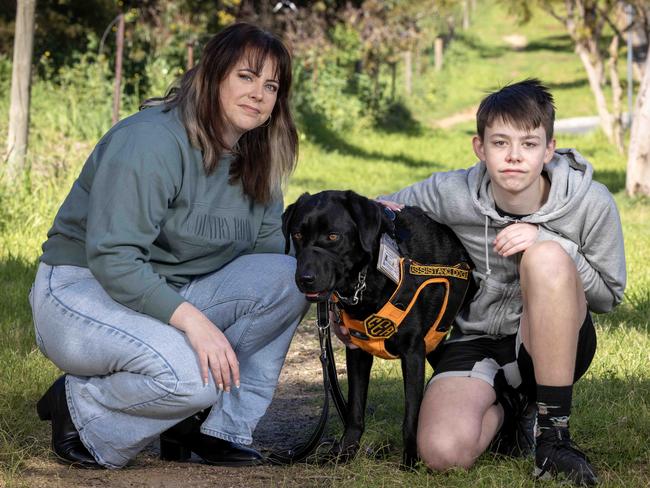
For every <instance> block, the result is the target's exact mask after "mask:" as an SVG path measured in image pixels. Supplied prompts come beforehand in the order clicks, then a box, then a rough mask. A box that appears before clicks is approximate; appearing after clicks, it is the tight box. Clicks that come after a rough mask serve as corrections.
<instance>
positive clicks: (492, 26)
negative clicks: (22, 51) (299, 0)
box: [0, 7, 650, 487]
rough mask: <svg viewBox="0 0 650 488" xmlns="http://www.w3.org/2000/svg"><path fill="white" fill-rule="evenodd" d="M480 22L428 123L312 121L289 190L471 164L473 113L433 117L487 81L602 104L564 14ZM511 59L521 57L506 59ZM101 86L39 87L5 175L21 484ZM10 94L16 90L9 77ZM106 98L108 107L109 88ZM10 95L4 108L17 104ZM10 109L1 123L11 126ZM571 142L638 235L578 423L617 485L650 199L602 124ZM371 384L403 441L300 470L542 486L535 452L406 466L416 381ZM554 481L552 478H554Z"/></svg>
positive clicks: (643, 345)
mask: <svg viewBox="0 0 650 488" xmlns="http://www.w3.org/2000/svg"><path fill="white" fill-rule="evenodd" d="M481 9H482V10H481V11H480V14H481V17H480V21H479V20H478V18H477V21H476V23H475V27H474V28H473V29H472V30H471V35H470V34H463V35H462V36H460V38H459V39H458V41H457V42H455V43H454V44H452V45H451V47H450V50H449V51H448V52H447V57H446V60H445V62H446V65H445V69H444V70H443V71H442V72H440V73H431V72H427V73H425V74H423V75H422V76H419V77H416V81H415V87H414V90H415V92H414V96H413V97H412V98H411V99H407V100H405V102H406V105H407V106H408V107H409V108H410V110H411V112H412V114H413V116H414V117H415V118H417V119H418V120H419V121H420V122H421V124H422V130H421V131H419V132H417V133H415V134H412V133H410V134H406V133H401V132H399V128H396V131H394V132H390V133H388V132H381V131H370V130H366V131H351V132H349V133H346V134H338V133H335V132H332V131H328V130H327V129H325V128H324V125H323V126H320V125H318V126H314V127H311V128H309V127H305V128H303V133H302V136H301V139H302V141H301V158H300V164H299V166H298V169H297V171H296V173H295V175H294V176H293V178H292V180H291V183H290V185H289V188H288V191H287V193H286V202H287V203H289V202H292V201H294V200H295V199H296V198H297V197H298V195H300V194H301V193H302V192H304V191H310V192H316V191H320V190H322V189H326V188H338V189H347V188H351V189H354V190H356V191H358V192H360V193H363V194H366V195H369V196H374V195H378V194H382V193H385V192H389V191H392V190H396V189H398V188H401V187H403V186H405V185H408V184H409V183H411V182H414V181H416V180H419V179H422V178H424V177H426V176H427V175H428V174H429V173H430V172H432V171H438V170H446V169H453V168H460V167H465V166H468V165H470V164H473V162H474V161H475V157H474V155H473V153H472V151H471V146H470V140H471V136H472V133H473V132H472V131H473V125H472V123H471V122H468V123H464V124H460V125H458V126H455V127H453V128H452V129H449V130H445V131H443V130H433V129H430V128H429V126H430V124H431V122H432V121H433V120H435V119H437V118H440V117H445V116H449V115H451V114H453V113H455V112H457V111H462V110H465V109H467V108H471V107H473V106H476V105H477V104H478V101H479V100H480V97H481V96H482V95H483V93H484V91H485V90H488V89H490V88H493V87H494V86H497V85H499V84H502V83H505V82H507V81H511V80H514V79H519V78H522V77H524V76H538V77H540V78H542V79H546V80H549V81H550V82H551V83H550V84H551V86H552V88H553V91H554V94H555V96H556V100H557V106H558V114H559V116H560V117H568V116H576V115H586V114H591V113H594V112H595V110H594V106H593V101H592V99H591V94H590V92H589V90H588V86H587V84H586V81H585V75H584V73H583V71H582V67H581V65H580V62H579V60H578V59H577V57H576V56H575V55H574V54H573V52H572V49H571V47H570V46H569V44H568V40H567V38H566V35H565V34H564V32H563V31H562V30H561V29H560V28H559V26H558V25H556V24H555V23H554V21H553V20H552V19H549V18H541V19H537V21H536V22H533V23H531V24H529V25H527V26H524V27H519V26H517V25H515V24H514V22H513V19H511V18H509V17H508V16H507V15H505V14H504V12H503V10H502V9H499V8H494V7H490V8H485V7H481ZM503 32H508V33H522V34H524V35H526V37H527V39H528V41H529V44H528V47H527V48H526V49H525V50H522V51H512V50H509V49H508V48H507V47H506V44H505V43H504V41H503V39H502V37H501V36H502V33H503ZM504 66H505V67H507V68H506V69H504ZM80 76H83V77H85V79H90V80H91V82H89V83H88V84H87V85H88V90H91V91H92V92H93V93H96V94H97V96H83V97H75V93H76V92H75V89H77V90H78V88H75V86H74V85H73V84H71V85H70V86H66V87H64V88H63V89H60V90H57V91H55V90H54V88H53V87H52V86H49V85H47V84H46V83H42V82H37V83H36V84H35V87H34V105H33V109H32V113H33V116H32V139H31V144H32V145H31V153H30V162H31V166H32V171H31V174H30V176H29V178H28V179H26V180H25V181H24V182H23V183H21V184H18V185H15V186H12V187H8V186H6V185H4V186H0V201H1V202H2V205H0V310H1V312H2V313H0V364H1V365H2V367H1V368H0V486H2V485H3V483H4V484H7V485H12V486H13V485H15V486H21V485H24V482H23V481H21V474H20V473H21V470H22V469H23V468H24V465H25V461H28V460H30V459H33V458H35V457H42V456H47V455H48V454H47V452H48V444H49V439H48V437H49V427H48V426H47V425H46V424H44V423H41V422H39V421H38V420H37V417H36V413H35V411H34V405H35V402H36V400H37V399H38V398H39V395H40V394H41V393H42V392H43V391H44V390H45V388H46V387H47V386H48V385H49V384H50V383H51V381H52V379H53V378H55V377H56V375H57V374H58V372H57V370H56V368H55V367H54V366H53V365H52V364H51V363H50V362H49V361H48V360H47V359H45V358H44V357H43V356H42V355H41V354H40V352H39V351H38V350H37V349H36V347H35V345H34V334H33V329H32V322H31V314H30V310H29V304H28V301H27V295H28V292H29V287H30V284H31V282H32V279H33V276H34V273H35V269H36V262H37V258H38V256H39V254H40V244H41V243H42V241H43V240H44V239H45V236H46V232H47V230H48V228H49V225H50V224H51V221H52V219H53V217H54V215H55V213H56V210H57V209H58V207H59V205H60V203H61V201H62V200H63V198H64V197H65V195H66V193H67V191H68V189H69V188H70V185H71V184H72V182H73V181H74V178H75V177H76V174H77V173H78V170H79V168H80V167H81V165H82V164H83V161H84V159H85V157H86V155H87V154H88V153H89V152H90V150H91V148H92V145H93V143H94V142H95V141H96V140H97V139H98V137H99V136H100V135H101V133H102V131H103V130H105V129H106V128H108V124H109V122H108V121H109V114H110V111H109V108H107V106H108V103H109V102H108V100H109V99H108V98H101V96H100V95H101V94H102V93H103V90H105V87H103V85H102V84H101V83H96V82H92V80H94V78H93V77H96V76H98V74H97V72H96V71H93V69H92V67H86V68H85V71H84V72H83V73H81V74H80ZM0 88H2V90H0V92H2V93H8V90H5V87H4V86H0ZM102 99H103V100H106V101H107V103H105V104H103V105H102V106H101V107H100V106H99V105H98V100H102ZM7 103H8V101H7V96H3V97H2V98H1V99H0V111H1V112H2V113H7ZM6 129H7V128H6V120H5V119H4V118H2V119H1V120H0V134H6ZM558 146H560V147H567V146H571V147H577V148H578V149H579V150H580V151H581V152H582V153H583V154H584V155H585V156H587V157H588V159H590V160H591V161H592V162H593V163H594V166H595V169H596V171H595V178H596V179H597V180H599V181H601V182H603V183H604V184H606V185H607V186H608V188H609V189H610V191H612V193H613V194H614V196H615V199H616V202H617V204H618V206H619V210H620V213H621V219H622V223H623V232H624V236H625V242H626V253H627V264H628V278H629V280H628V287H627V290H626V295H625V300H624V302H623V304H622V305H621V306H619V307H618V308H617V309H616V310H615V311H614V312H613V313H610V314H607V315H604V316H598V317H597V318H596V324H597V331H598V338H599V347H598V351H597V354H596V357H595V359H594V363H593V364H592V367H591V368H590V370H589V371H588V373H587V375H586V377H585V378H584V379H583V380H581V381H580V382H579V383H578V385H577V387H576V391H575V407H574V415H573V417H572V424H573V428H574V431H575V434H576V437H577V438H579V440H580V443H581V445H582V446H583V447H584V448H585V449H587V450H588V451H589V453H590V455H591V457H592V458H593V459H594V460H595V462H596V466H597V467H598V469H599V470H600V473H601V478H602V482H603V485H604V486H625V487H644V486H648V485H649V484H650V454H649V450H648V448H647V442H648V439H649V438H650V412H649V409H650V361H649V360H648V359H649V357H648V350H650V331H649V327H650V325H649V321H650V291H649V290H650V267H649V266H648V264H647V263H648V262H650V227H648V225H647V222H648V221H649V219H650V200H648V199H642V198H639V199H630V198H627V197H626V196H625V195H624V183H625V159H624V157H622V156H620V155H618V154H617V153H616V151H615V149H614V148H613V147H611V146H610V145H608V144H607V142H606V141H605V140H604V138H603V136H602V135H601V134H599V133H595V134H591V135H588V136H572V137H567V136H563V135H560V136H558ZM375 364H376V366H375V369H374V371H373V380H372V382H371V387H370V392H369V405H370V406H371V410H372V411H371V413H370V414H369V416H368V429H367V432H366V434H365V435H364V438H363V441H364V442H365V443H371V444H374V445H377V444H387V445H389V446H391V451H390V456H389V458H388V459H387V460H386V461H376V460H370V459H368V458H367V457H364V456H359V457H358V458H357V459H356V460H355V461H353V462H352V463H350V464H349V465H346V466H337V467H331V468H318V467H311V466H308V467H304V466H303V467H294V468H291V469H289V470H288V471H287V472H286V476H287V481H290V480H291V479H295V478H298V477H301V478H304V479H306V480H307V479H319V480H321V481H322V480H328V482H329V484H331V485H334V486H346V487H348V486H349V487H356V486H364V487H365V486H409V487H425V486H450V487H456V486H458V487H464V486H481V487H482V486H486V487H500V486H531V485H532V482H531V478H530V472H531V470H532V464H531V461H530V460H508V459H497V458H495V457H493V456H492V455H489V454H486V455H484V456H482V457H481V458H480V459H479V461H478V463H477V465H476V466H475V467H474V468H473V469H471V470H470V471H467V472H466V471H462V470H456V471H451V472H449V473H444V474H436V475H431V474H426V473H425V472H424V471H423V470H421V471H419V472H417V473H408V472H402V471H399V470H397V469H396V462H397V460H398V459H399V450H400V448H401V434H400V422H401V415H402V401H403V400H402V398H403V395H402V383H401V379H400V373H399V367H398V363H396V362H387V361H382V360H378V361H376V363H375ZM554 485H555V484H554V483H548V484H547V485H545V486H554Z"/></svg>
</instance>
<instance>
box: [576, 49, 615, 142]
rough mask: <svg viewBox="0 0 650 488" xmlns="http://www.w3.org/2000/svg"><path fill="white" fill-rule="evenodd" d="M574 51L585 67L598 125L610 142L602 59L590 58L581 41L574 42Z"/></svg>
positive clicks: (611, 131)
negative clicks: (596, 112) (594, 103)
mask: <svg viewBox="0 0 650 488" xmlns="http://www.w3.org/2000/svg"><path fill="white" fill-rule="evenodd" d="M576 51H577V53H578V56H580V60H581V61H582V65H583V66H584V67H585V71H586V72H587V78H588V79H589V86H590V88H591V92H592V93H593V95H594V98H595V99H596V109H597V110H598V116H599V117H600V126H601V127H602V129H603V132H605V135H606V136H607V138H608V139H609V140H610V142H613V141H614V130H613V122H612V115H611V114H610V113H609V110H608V109H607V99H606V98H605V92H604V91H603V80H602V73H603V67H602V65H603V63H602V60H601V59H598V58H596V59H592V56H591V54H590V52H589V49H588V48H587V47H586V46H585V45H583V44H582V43H579V44H576Z"/></svg>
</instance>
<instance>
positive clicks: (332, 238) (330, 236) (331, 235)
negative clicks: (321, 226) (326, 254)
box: [327, 232, 339, 241]
mask: <svg viewBox="0 0 650 488" xmlns="http://www.w3.org/2000/svg"><path fill="white" fill-rule="evenodd" d="M327 239H328V240H330V241H338V240H339V235H338V234H337V233H335V232H330V233H329V234H328V235H327Z"/></svg>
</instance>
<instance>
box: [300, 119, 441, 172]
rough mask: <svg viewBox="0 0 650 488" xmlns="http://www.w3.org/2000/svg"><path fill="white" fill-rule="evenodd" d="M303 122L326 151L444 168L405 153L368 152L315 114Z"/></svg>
mask: <svg viewBox="0 0 650 488" xmlns="http://www.w3.org/2000/svg"><path fill="white" fill-rule="evenodd" d="M303 122H304V124H305V127H306V129H307V130H306V132H307V134H309V138H310V139H311V140H312V141H313V142H314V143H315V144H317V145H319V146H320V147H321V148H323V149H324V150H326V151H337V152H339V153H340V154H342V155H345V156H352V157H357V158H363V159H376V160H379V161H387V162H391V163H399V164H403V165H405V166H408V167H410V168H419V167H426V168H431V169H432V170H433V169H435V168H442V164H440V163H438V162H435V161H430V160H426V159H415V158H413V157H411V156H407V155H405V154H403V153H399V154H386V153H384V152H380V151H368V150H366V149H363V148H361V147H358V146H355V145H353V144H351V143H350V142H348V141H347V140H345V139H344V138H343V137H341V135H339V134H338V133H336V132H335V131H334V130H332V129H330V128H329V127H327V124H326V121H325V119H324V117H322V116H321V115H319V114H316V113H314V112H303Z"/></svg>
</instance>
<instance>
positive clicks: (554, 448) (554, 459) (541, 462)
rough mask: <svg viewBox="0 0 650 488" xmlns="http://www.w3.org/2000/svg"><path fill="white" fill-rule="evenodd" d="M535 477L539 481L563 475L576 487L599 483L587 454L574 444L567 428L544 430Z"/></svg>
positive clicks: (538, 448)
mask: <svg viewBox="0 0 650 488" xmlns="http://www.w3.org/2000/svg"><path fill="white" fill-rule="evenodd" d="M533 475H534V476H535V478H537V479H550V478H552V477H555V476H562V475H563V476H564V477H566V478H567V479H569V480H570V481H572V482H573V483H574V484H576V485H587V486H592V485H595V484H597V483H598V476H596V471H595V470H594V468H593V466H592V465H591V464H590V462H589V459H588V458H587V456H586V455H585V453H583V452H582V451H581V450H580V449H578V447H577V446H576V445H575V444H574V443H573V441H572V440H571V436H570V435H569V429H568V428H566V427H552V428H549V429H544V430H542V433H541V434H540V435H539V436H538V437H537V448H536V452H535V471H534V473H533Z"/></svg>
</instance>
